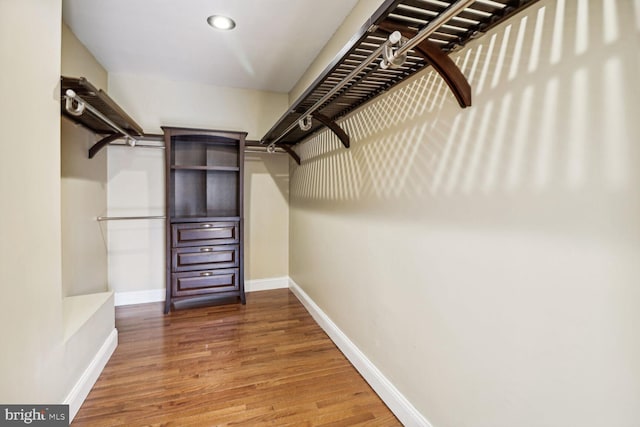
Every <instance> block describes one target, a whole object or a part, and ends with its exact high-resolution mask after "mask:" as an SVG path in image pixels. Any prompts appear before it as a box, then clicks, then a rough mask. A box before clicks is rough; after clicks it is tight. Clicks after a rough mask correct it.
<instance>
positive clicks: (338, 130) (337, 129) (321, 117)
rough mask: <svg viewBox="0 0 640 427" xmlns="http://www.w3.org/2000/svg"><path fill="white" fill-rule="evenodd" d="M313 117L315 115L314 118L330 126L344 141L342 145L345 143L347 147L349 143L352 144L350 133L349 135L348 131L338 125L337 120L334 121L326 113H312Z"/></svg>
mask: <svg viewBox="0 0 640 427" xmlns="http://www.w3.org/2000/svg"><path fill="white" fill-rule="evenodd" d="M311 117H313V118H314V119H316V120H317V121H319V122H320V123H322V124H323V125H325V126H326V127H328V128H329V129H331V131H332V132H333V133H335V134H336V136H337V137H338V139H339V140H340V141H341V142H342V145H344V147H345V148H349V145H350V138H349V135H347V133H346V132H345V131H344V130H343V129H342V128H341V127H340V126H338V124H337V123H336V122H334V121H333V120H331V119H330V118H329V117H327V116H325V115H324V114H320V113H318V112H314V113H312V114H311Z"/></svg>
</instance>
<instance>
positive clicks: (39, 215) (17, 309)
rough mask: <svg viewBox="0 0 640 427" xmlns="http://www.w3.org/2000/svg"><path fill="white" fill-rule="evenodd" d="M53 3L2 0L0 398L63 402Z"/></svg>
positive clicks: (56, 16) (56, 8)
mask: <svg viewBox="0 0 640 427" xmlns="http://www.w3.org/2000/svg"><path fill="white" fill-rule="evenodd" d="M60 15H61V2H60V0H33V1H27V2H25V1H22V0H3V1H2V2H0V57H1V58H3V67H2V78H0V93H2V97H0V118H1V119H0V120H2V138H1V141H0V196H1V197H2V206H3V209H1V210H0V212H1V213H0V236H2V238H0V284H1V286H2V301H3V302H4V304H3V306H2V310H0V325H1V326H0V328H2V332H1V333H0V335H1V336H2V351H0V378H2V380H0V401H1V402H3V403H25V402H61V401H62V399H63V398H64V395H65V394H66V392H67V391H68V389H65V381H66V380H65V379H64V374H65V373H66V372H65V371H64V370H63V369H62V367H63V360H62V350H63V349H62V348H61V345H60V343H61V341H62V338H63V325H62V283H61V267H60V265H61V250H60V246H61V243H60V242H61V239H60V105H59V102H58V91H59V90H60V89H59V79H60V31H61V30H60V22H61V16H60Z"/></svg>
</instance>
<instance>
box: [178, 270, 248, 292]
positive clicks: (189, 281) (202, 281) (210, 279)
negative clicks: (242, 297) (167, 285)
mask: <svg viewBox="0 0 640 427" xmlns="http://www.w3.org/2000/svg"><path fill="white" fill-rule="evenodd" d="M171 282H172V287H173V289H172V290H173V296H174V297H183V296H190V295H203V294H213V293H216V292H232V291H238V290H239V289H240V286H239V283H238V269H237V268H229V269H223V270H207V271H189V272H185V273H174V274H172V275H171Z"/></svg>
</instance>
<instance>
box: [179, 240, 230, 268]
mask: <svg viewBox="0 0 640 427" xmlns="http://www.w3.org/2000/svg"><path fill="white" fill-rule="evenodd" d="M238 254H239V246H238V245H224V246H199V247H186V248H177V249H173V250H172V251H171V259H172V268H173V271H193V270H209V269H214V268H234V267H238Z"/></svg>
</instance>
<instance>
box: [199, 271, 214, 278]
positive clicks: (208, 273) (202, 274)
mask: <svg viewBox="0 0 640 427" xmlns="http://www.w3.org/2000/svg"><path fill="white" fill-rule="evenodd" d="M200 275H201V276H202V277H209V276H213V273H211V272H209V271H205V272H204V273H200Z"/></svg>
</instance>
